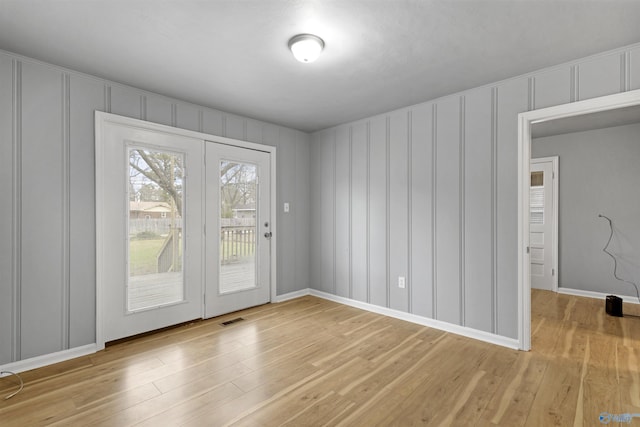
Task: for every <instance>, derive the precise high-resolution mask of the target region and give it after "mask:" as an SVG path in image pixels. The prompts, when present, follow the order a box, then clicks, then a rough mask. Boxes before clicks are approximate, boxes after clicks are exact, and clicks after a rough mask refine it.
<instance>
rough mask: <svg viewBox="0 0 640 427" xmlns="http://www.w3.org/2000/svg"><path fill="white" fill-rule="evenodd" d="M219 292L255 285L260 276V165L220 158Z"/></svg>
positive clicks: (239, 289) (240, 289)
mask: <svg viewBox="0 0 640 427" xmlns="http://www.w3.org/2000/svg"><path fill="white" fill-rule="evenodd" d="M219 166H220V252H219V258H220V259H219V262H220V270H219V271H220V280H219V292H220V294H226V293H230V292H237V291H243V290H247V289H252V288H255V287H256V286H257V277H256V274H257V273H256V264H257V252H256V234H257V227H256V219H257V218H258V215H257V214H258V212H257V209H258V203H257V196H258V180H257V178H258V166H257V165H255V164H251V163H242V162H234V161H230V160H224V159H223V160H220V165H219Z"/></svg>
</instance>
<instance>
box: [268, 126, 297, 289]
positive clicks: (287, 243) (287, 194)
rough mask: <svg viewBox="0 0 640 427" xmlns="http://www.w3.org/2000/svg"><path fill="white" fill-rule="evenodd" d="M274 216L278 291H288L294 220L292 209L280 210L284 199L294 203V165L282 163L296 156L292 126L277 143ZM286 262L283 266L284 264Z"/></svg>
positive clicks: (292, 275)
mask: <svg viewBox="0 0 640 427" xmlns="http://www.w3.org/2000/svg"><path fill="white" fill-rule="evenodd" d="M276 159H277V162H278V166H277V169H278V170H277V171H276V175H277V181H278V186H277V187H278V188H277V191H278V193H277V196H276V203H277V209H276V212H277V214H276V215H277V218H272V220H274V219H275V220H277V221H278V228H277V230H278V238H277V244H278V249H277V251H278V254H279V255H280V256H279V257H278V292H280V293H288V292H292V291H294V290H295V261H296V246H295V243H296V242H295V221H294V215H293V213H292V212H290V213H284V210H283V205H284V202H289V203H291V204H292V205H293V206H295V181H296V176H295V172H296V171H295V168H291V167H285V165H294V164H295V159H296V139H295V132H294V131H292V130H282V131H281V132H280V137H279V141H278V145H277V154H276ZM285 266H286V268H285Z"/></svg>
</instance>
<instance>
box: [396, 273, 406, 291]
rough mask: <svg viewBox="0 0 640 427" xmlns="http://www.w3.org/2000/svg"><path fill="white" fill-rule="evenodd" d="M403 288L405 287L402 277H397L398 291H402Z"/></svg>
mask: <svg viewBox="0 0 640 427" xmlns="http://www.w3.org/2000/svg"><path fill="white" fill-rule="evenodd" d="M405 286H406V280H405V278H404V276H400V277H398V287H399V288H400V289H404V288H405Z"/></svg>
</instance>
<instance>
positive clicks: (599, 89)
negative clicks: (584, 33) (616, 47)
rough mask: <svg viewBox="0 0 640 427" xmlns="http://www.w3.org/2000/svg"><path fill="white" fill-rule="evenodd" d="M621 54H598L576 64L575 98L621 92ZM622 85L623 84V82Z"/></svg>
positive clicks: (581, 98)
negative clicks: (576, 93) (576, 90)
mask: <svg viewBox="0 0 640 427" xmlns="http://www.w3.org/2000/svg"><path fill="white" fill-rule="evenodd" d="M620 65H621V55H620V54H618V53H616V54H612V55H606V56H599V57H597V58H593V59H590V60H588V61H583V62H581V63H580V65H578V97H577V100H579V101H580V100H583V99H589V98H595V97H598V96H603V95H611V94H612V93H618V92H621V80H624V78H623V73H622V72H621V67H620ZM623 85H624V84H623Z"/></svg>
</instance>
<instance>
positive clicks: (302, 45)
mask: <svg viewBox="0 0 640 427" xmlns="http://www.w3.org/2000/svg"><path fill="white" fill-rule="evenodd" d="M323 48H324V41H322V39H321V38H320V37H318V36H314V35H313V34H298V35H297V36H294V37H292V38H291V40H289V49H291V52H292V53H293V56H294V57H295V58H296V59H297V60H298V61H300V62H305V63H309V62H313V61H315V60H316V59H318V57H319V56H320V53H321V52H322V49H323Z"/></svg>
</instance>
